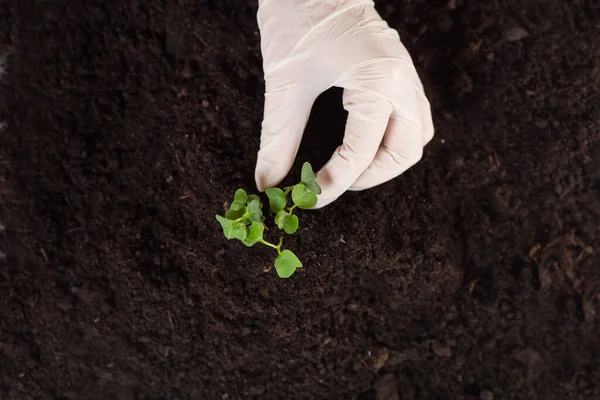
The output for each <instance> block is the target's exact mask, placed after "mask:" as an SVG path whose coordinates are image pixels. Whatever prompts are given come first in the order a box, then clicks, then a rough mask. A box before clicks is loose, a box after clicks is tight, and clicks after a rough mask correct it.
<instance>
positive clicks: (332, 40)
mask: <svg viewBox="0 0 600 400" xmlns="http://www.w3.org/2000/svg"><path fill="white" fill-rule="evenodd" d="M258 26H259V29H260V33H261V48H262V55H263V68H264V73H265V82H266V93H265V110H264V120H263V124H262V134H261V144H260V151H259V153H258V161H257V165H256V184H257V186H258V189H259V190H261V191H263V190H265V189H266V188H269V187H272V186H275V185H277V184H279V183H280V182H281V181H282V180H283V179H284V178H285V176H286V175H287V174H288V172H289V171H290V169H291V167H292V164H293V162H294V159H295V157H296V153H297V151H298V147H299V146H300V141H301V139H302V135H303V133H304V129H305V126H306V123H307V121H308V118H309V115H310V111H311V108H312V105H313V103H314V101H315V100H316V98H317V97H318V96H319V95H320V94H321V93H322V92H324V91H325V90H327V89H329V88H330V87H333V86H338V87H343V88H344V95H343V103H344V108H345V109H346V110H347V111H348V113H349V114H348V119H347V121H346V130H345V135H344V141H343V144H342V145H341V146H340V147H339V148H338V149H337V150H336V152H335V153H334V154H333V156H332V157H331V159H330V160H329V162H328V163H327V164H326V165H325V166H324V167H323V168H322V169H321V170H320V171H319V172H318V173H317V180H318V182H319V184H320V185H321V187H322V189H323V193H322V194H321V195H320V196H319V203H318V204H317V205H316V206H315V208H319V207H323V206H325V205H327V204H329V203H331V202H332V201H334V200H335V199H337V198H338V197H339V196H340V195H341V194H342V193H344V192H345V191H346V190H362V189H367V188H371V187H373V186H376V185H379V184H381V183H383V182H386V181H388V180H390V179H392V178H394V177H396V176H398V175H400V174H402V173H403V172H404V171H406V170H407V169H408V168H410V167H411V166H412V165H414V164H415V163H416V162H417V161H419V160H420V158H421V156H422V154H423V146H425V144H427V143H428V142H429V141H430V140H431V138H432V137H433V122H432V119H431V111H430V105H429V102H428V101H427V98H426V97H425V94H424V92H423V85H422V84H421V81H420V79H419V76H418V75H417V72H416V70H415V68H414V66H413V63H412V60H411V58H410V56H409V54H408V52H407V51H406V48H404V46H403V45H402V43H401V42H400V38H399V36H398V33H397V32H396V31H395V30H393V29H391V28H390V27H389V26H388V25H387V23H386V22H385V21H383V20H382V19H381V17H380V16H379V14H378V13H377V11H375V7H374V4H373V1H372V0H259V10H258ZM324 134H326V133H324Z"/></svg>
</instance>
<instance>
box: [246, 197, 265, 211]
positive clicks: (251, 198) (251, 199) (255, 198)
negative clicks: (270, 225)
mask: <svg viewBox="0 0 600 400" xmlns="http://www.w3.org/2000/svg"><path fill="white" fill-rule="evenodd" d="M254 200H258V201H259V203H260V197H258V196H257V195H255V194H251V195H248V199H247V200H246V204H250V203H251V202H253V201H254ZM260 205H261V208H262V203H261V204H260Z"/></svg>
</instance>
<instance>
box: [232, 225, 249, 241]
mask: <svg viewBox="0 0 600 400" xmlns="http://www.w3.org/2000/svg"><path fill="white" fill-rule="evenodd" d="M234 226H235V227H234V230H235V233H234V234H235V238H236V239H239V240H241V241H244V240H245V239H246V237H247V236H248V230H247V228H246V225H245V224H244V223H241V224H240V223H239V222H238V223H236V224H234Z"/></svg>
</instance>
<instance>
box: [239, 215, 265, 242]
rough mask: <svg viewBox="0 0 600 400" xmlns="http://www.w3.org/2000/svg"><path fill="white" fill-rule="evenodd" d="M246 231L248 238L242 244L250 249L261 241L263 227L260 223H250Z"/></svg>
mask: <svg viewBox="0 0 600 400" xmlns="http://www.w3.org/2000/svg"><path fill="white" fill-rule="evenodd" d="M247 230H248V236H247V237H246V239H245V240H244V244H245V245H246V246H248V247H252V246H253V245H254V244H256V243H258V242H260V241H261V240H262V238H263V233H264V231H265V227H264V226H263V224H262V223H260V222H256V221H252V225H250V226H249V227H248V228H247Z"/></svg>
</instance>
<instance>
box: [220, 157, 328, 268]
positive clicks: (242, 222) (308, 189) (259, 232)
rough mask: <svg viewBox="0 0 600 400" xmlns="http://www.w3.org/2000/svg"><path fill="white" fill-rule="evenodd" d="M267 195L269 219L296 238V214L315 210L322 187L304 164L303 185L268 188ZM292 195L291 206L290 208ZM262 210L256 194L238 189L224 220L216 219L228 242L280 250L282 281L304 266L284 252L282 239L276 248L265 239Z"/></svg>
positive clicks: (221, 218)
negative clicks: (233, 240)
mask: <svg viewBox="0 0 600 400" xmlns="http://www.w3.org/2000/svg"><path fill="white" fill-rule="evenodd" d="M265 193H266V195H267V197H268V198H269V210H270V215H271V217H273V218H274V220H275V224H276V225H277V227H278V228H279V229H282V230H283V231H285V232H286V233H287V234H293V233H294V232H296V231H297V230H298V225H299V224H300V220H299V218H298V216H297V215H296V214H294V210H295V209H296V208H300V209H309V208H312V207H314V206H315V205H316V204H317V195H319V194H321V187H320V186H319V184H318V183H317V179H316V177H315V174H314V172H313V169H312V167H311V165H310V164H309V163H304V165H303V166H302V174H301V180H300V183H297V184H296V185H294V186H289V187H286V188H283V189H280V188H269V189H267V190H266V191H265ZM290 193H291V205H290V206H288V202H289V200H288V197H290ZM262 208H263V204H262V203H261V201H260V197H258V196H257V195H254V194H251V195H248V194H247V193H246V192H245V191H244V190H243V189H238V190H237V191H236V192H235V195H234V197H233V202H232V203H231V205H230V206H229V209H228V210H227V211H226V212H225V216H221V215H217V216H216V218H217V221H219V223H220V224H221V227H222V228H223V235H225V237H226V238H227V239H229V240H232V239H237V240H240V241H241V242H242V243H244V244H245V245H246V246H248V247H252V246H254V245H255V244H257V243H261V244H263V245H265V246H269V247H272V248H273V249H275V250H277V258H276V259H275V263H274V265H275V270H276V271H277V274H278V275H279V277H281V278H289V277H290V276H292V274H293V273H294V272H295V271H296V269H297V268H302V262H300V260H299V259H298V257H296V255H295V254H294V253H293V252H292V251H290V250H282V247H281V246H282V244H283V236H282V237H281V238H280V239H279V243H278V244H277V245H275V244H273V243H270V242H268V241H266V240H265V239H264V232H265V224H264V221H265V217H264V215H263V211H262Z"/></svg>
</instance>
